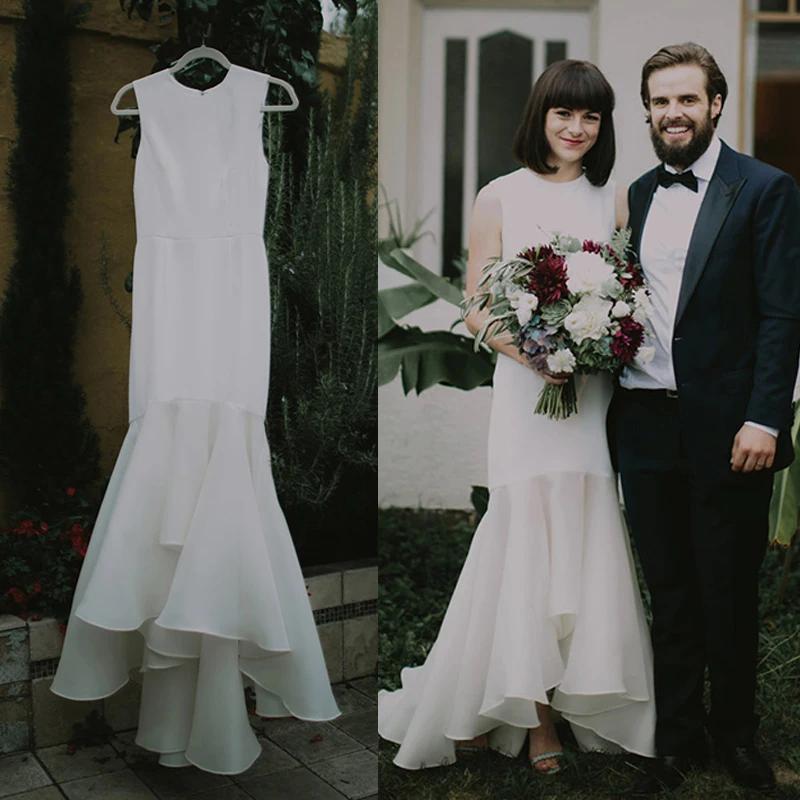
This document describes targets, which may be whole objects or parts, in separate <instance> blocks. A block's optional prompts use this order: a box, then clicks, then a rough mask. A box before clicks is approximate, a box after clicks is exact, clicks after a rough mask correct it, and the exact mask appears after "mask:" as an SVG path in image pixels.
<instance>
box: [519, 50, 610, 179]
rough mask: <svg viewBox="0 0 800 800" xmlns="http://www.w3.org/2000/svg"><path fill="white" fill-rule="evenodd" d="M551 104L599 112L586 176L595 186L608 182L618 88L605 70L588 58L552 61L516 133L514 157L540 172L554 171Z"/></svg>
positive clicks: (529, 102) (534, 91)
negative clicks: (547, 124) (547, 125)
mask: <svg viewBox="0 0 800 800" xmlns="http://www.w3.org/2000/svg"><path fill="white" fill-rule="evenodd" d="M551 108H567V109H569V110H570V111H582V110H583V109H586V110H587V111H594V112H599V113H600V115H601V119H600V133H599V134H598V137H597V141H596V142H595V143H594V146H593V147H592V149H591V150H589V152H588V153H587V154H586V155H585V156H584V158H583V168H584V171H585V173H586V177H587V179H588V180H589V182H590V183H591V184H592V185H593V186H604V185H605V184H606V183H607V182H608V178H609V176H610V175H611V170H612V169H613V168H614V160H615V159H616V143H615V138H614V120H613V111H614V90H613V89H612V88H611V85H610V84H609V82H608V81H607V80H606V78H605V76H604V75H603V73H602V72H600V70H599V69H598V68H597V67H596V66H595V65H594V64H591V63H590V62H588V61H575V60H570V59H568V60H565V61H556V62H555V63H554V64H551V65H550V66H549V67H548V68H547V69H546V70H545V71H544V72H543V73H542V74H541V75H540V76H539V79H538V80H537V81H536V84H535V85H534V87H533V90H532V91H531V94H530V97H529V98H528V102H527V104H526V106H525V111H524V113H523V118H522V123H521V124H520V126H519V128H518V130H517V133H516V136H515V137H514V145H513V153H514V158H516V159H517V161H519V162H520V164H522V165H523V166H525V167H528V168H529V169H532V170H533V171H534V172H538V173H539V174H542V175H546V174H550V175H552V174H554V173H555V172H557V168H556V167H551V166H550V165H549V164H548V163H547V159H548V156H549V155H550V146H549V145H548V144H547V137H546V136H545V132H544V121H545V117H546V116H547V112H548V111H549V110H550V109H551Z"/></svg>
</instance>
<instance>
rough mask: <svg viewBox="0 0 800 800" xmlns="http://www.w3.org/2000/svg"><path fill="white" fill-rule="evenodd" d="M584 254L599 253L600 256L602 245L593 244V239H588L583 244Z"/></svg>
mask: <svg viewBox="0 0 800 800" xmlns="http://www.w3.org/2000/svg"><path fill="white" fill-rule="evenodd" d="M582 249H583V252H584V253H597V255H600V251H601V250H602V249H603V248H602V247H601V245H599V244H597V242H593V241H592V240H591V239H587V240H586V241H585V242H584V243H583V247H582Z"/></svg>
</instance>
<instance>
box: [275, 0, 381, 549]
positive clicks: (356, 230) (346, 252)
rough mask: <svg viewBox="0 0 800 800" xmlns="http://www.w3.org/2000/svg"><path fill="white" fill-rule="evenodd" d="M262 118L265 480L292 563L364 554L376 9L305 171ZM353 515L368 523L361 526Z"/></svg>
mask: <svg viewBox="0 0 800 800" xmlns="http://www.w3.org/2000/svg"><path fill="white" fill-rule="evenodd" d="M269 123H270V124H269V131H268V135H269V139H268V145H269V153H270V163H271V179H270V196H269V205H268V207H269V212H268V220H267V227H266V238H267V250H268V253H269V259H270V275H271V285H272V356H271V385H270V402H269V408H268V413H267V423H268V436H269V440H270V446H271V448H272V458H273V474H274V476H275V480H276V485H277V489H278V494H279V496H280V499H281V504H282V506H283V508H284V510H285V511H286V513H287V517H288V518H289V523H290V528H291V530H292V533H293V535H294V536H295V543H296V545H297V547H298V550H299V551H300V556H301V560H302V561H303V563H305V564H309V562H310V561H312V560H313V561H315V562H321V561H324V560H336V559H340V558H344V557H349V558H352V557H354V556H355V555H362V556H363V555H370V554H372V552H374V548H375V541H374V540H375V524H374V503H375V492H376V491H377V484H376V475H377V398H376V388H377V371H378V365H377V354H376V349H375V335H374V331H375V327H376V325H377V308H376V304H375V286H376V282H377V276H376V264H377V252H376V243H377V204H376V199H375V195H376V193H375V191H374V186H375V184H376V175H377V143H378V142H377V4H376V3H374V2H373V3H372V4H371V6H370V7H368V8H366V9H365V10H364V11H363V12H362V14H361V15H360V16H359V18H358V19H357V20H356V22H355V25H354V30H353V38H352V40H351V43H350V55H349V60H348V64H347V71H346V76H345V81H344V85H343V86H341V87H340V88H339V91H338V93H337V96H336V98H335V99H330V98H329V99H327V101H326V103H325V104H324V105H323V107H322V108H321V109H319V110H318V111H317V112H315V113H314V114H313V120H312V124H311V125H310V127H309V138H308V143H307V153H308V156H307V159H306V160H305V161H304V163H302V164H292V163H291V159H292V156H291V154H290V153H287V152H286V149H285V148H284V147H283V137H284V135H285V130H284V128H283V126H282V125H281V124H280V123H279V122H276V121H275V120H274V118H272V117H270V119H269ZM295 175H297V176H299V180H298V183H297V184H296V185H295V183H294V176H295ZM364 514H369V515H371V517H370V518H364V519H360V516H363V515H364ZM340 530H347V531H348V537H344V540H342V539H340V537H338V536H332V535H329V534H333V533H338V532H339V531H340ZM315 532H316V533H315ZM347 540H349V541H347ZM356 540H359V541H361V544H357V541H356ZM348 546H352V547H354V548H356V551H355V552H352V551H348V550H347V549H346V548H347V547H348ZM343 548H344V549H343Z"/></svg>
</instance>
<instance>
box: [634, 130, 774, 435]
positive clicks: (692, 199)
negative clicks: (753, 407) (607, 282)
mask: <svg viewBox="0 0 800 800" xmlns="http://www.w3.org/2000/svg"><path fill="white" fill-rule="evenodd" d="M721 149H722V144H721V142H720V140H719V139H718V138H717V136H716V135H715V136H714V137H713V138H712V139H711V144H709V146H708V148H707V149H706V151H705V152H704V153H703V154H702V155H701V156H700V158H698V159H697V161H695V162H694V164H692V165H691V167H689V169H691V171H692V172H693V173H694V174H695V176H696V177H697V191H696V192H693V191H692V190H691V189H689V188H688V187H686V186H684V185H683V184H680V183H676V184H673V185H672V186H670V187H664V186H661V185H658V186H657V187H656V190H655V192H654V194H653V201H652V203H651V205H650V211H649V212H648V214H647V219H646V220H645V225H644V230H643V231H642V241H641V245H640V247H639V258H640V260H641V264H642V268H643V269H644V273H645V276H646V278H647V283H648V286H649V288H650V299H651V301H652V305H653V311H652V314H651V317H650V327H651V330H652V335H651V336H650V337H649V339H650V341H649V342H648V343H649V344H651V345H653V346H654V347H655V355H654V357H653V359H652V361H650V362H649V363H648V364H642V365H638V366H636V365H630V366H626V367H625V368H624V369H623V371H622V375H621V377H620V384H621V385H622V386H623V387H624V388H626V389H672V390H675V389H676V388H677V384H676V382H675V370H674V367H673V363H672V336H673V330H674V328H675V314H676V312H677V310H678V297H679V295H680V291H681V281H682V279H683V268H684V265H685V263H686V254H687V252H688V250H689V241H690V240H691V238H692V231H693V230H694V226H695V222H696V221H697V215H698V213H699V212H700V206H701V205H702V203H703V198H704V197H705V196H706V191H707V190H708V184H709V181H710V180H711V176H712V175H713V174H714V170H715V169H716V166H717V160H718V159H719V154H720V151H721ZM664 167H665V169H666V170H667V171H668V172H676V171H677V170H675V169H673V167H671V166H669V164H665V165H664ZM746 424H748V425H752V426H753V427H756V428H759V429H760V430H764V431H767V432H768V433H771V434H772V435H773V436H777V433H778V432H777V431H776V430H775V429H774V428H769V427H767V426H766V425H760V424H758V423H754V422H748V423H746Z"/></svg>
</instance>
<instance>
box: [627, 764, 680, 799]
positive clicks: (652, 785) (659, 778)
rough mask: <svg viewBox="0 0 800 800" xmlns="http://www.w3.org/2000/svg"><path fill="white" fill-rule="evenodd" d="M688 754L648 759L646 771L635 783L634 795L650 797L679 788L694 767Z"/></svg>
mask: <svg viewBox="0 0 800 800" xmlns="http://www.w3.org/2000/svg"><path fill="white" fill-rule="evenodd" d="M692 766H693V764H692V761H691V760H690V759H689V758H687V757H686V756H660V757H659V758H653V759H650V760H649V761H648V764H647V767H646V770H647V771H646V773H645V774H644V775H643V776H642V777H641V778H640V779H639V780H638V781H637V782H636V783H635V784H634V786H633V789H632V790H631V796H632V797H649V796H651V795H654V794H658V793H659V792H663V791H673V790H674V789H677V788H678V787H679V786H680V785H681V784H682V783H683V782H684V781H685V780H686V775H687V774H688V773H689V772H690V771H691V769H692Z"/></svg>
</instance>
